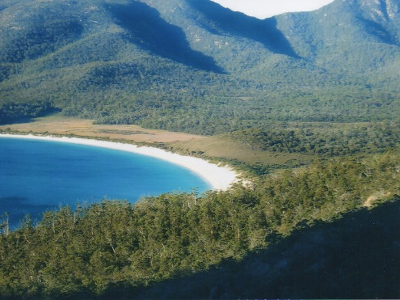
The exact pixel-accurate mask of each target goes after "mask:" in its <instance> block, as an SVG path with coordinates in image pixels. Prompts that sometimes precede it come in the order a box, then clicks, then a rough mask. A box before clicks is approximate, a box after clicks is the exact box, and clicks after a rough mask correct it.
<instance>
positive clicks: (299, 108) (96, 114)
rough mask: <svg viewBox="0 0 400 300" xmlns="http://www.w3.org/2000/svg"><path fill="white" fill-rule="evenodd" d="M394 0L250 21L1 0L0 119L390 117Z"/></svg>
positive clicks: (222, 121)
mask: <svg viewBox="0 0 400 300" xmlns="http://www.w3.org/2000/svg"><path fill="white" fill-rule="evenodd" d="M399 7H400V4H399V1H398V0H380V1H378V2H375V1H370V0H357V1H355V0H354V1H353V0H352V1H339V0H337V1H334V2H333V3H331V4H329V5H327V6H324V7H322V8H321V9H319V10H317V11H313V12H301V13H286V14H283V15H279V16H275V17H272V18H267V19H265V20H259V19H256V18H253V17H248V16H246V15H244V14H242V13H239V12H233V11H230V10H229V9H226V8H223V7H222V6H220V5H218V4H216V3H214V2H211V1H204V0H202V1H200V0H171V1H159V0H142V1H129V0H105V1H103V0H83V1H79V2H78V1H73V0H65V1H40V2H38V1H33V0H23V1H16V0H14V1H13V0H9V1H7V2H5V3H4V4H3V9H2V10H1V11H0V17H1V18H0V41H1V43H0V45H1V46H0V122H3V123H4V122H8V121H10V120H14V119H16V118H18V117H27V116H28V117H29V116H35V114H34V113H31V112H30V111H29V109H26V111H25V112H24V110H23V109H22V110H21V111H18V112H16V113H15V114H14V115H13V116H11V115H10V113H9V111H8V110H7V109H5V107H6V106H7V105H8V106H9V105H12V104H27V106H29V104H30V103H35V105H36V104H37V103H43V107H47V108H48V107H49V105H48V104H49V103H50V104H51V107H53V108H56V109H60V110H62V112H63V113H64V114H66V115H68V116H77V117H83V118H93V119H96V120H97V122H103V123H136V124H139V125H142V126H147V127H153V128H162V129H169V130H176V131H186V132H193V133H203V134H214V133H218V132H226V131H232V130H237V129H245V128H248V127H253V126H258V125H260V124H263V122H265V121H273V120H277V121H285V120H304V121H314V120H318V121H343V120H344V118H343V117H342V115H343V108H340V109H338V107H341V106H345V109H346V110H347V111H348V112H349V113H348V115H349V118H348V119H347V121H349V122H351V121H359V120H363V121H371V120H374V119H379V120H382V119H385V118H387V117H388V116H389V118H395V116H396V113H397V112H398V109H399V107H398V106H399V105H398V104H397V102H395V101H393V100H391V99H394V98H395V97H396V95H398V92H399V87H398V84H397V82H398V80H400V78H399V77H400V76H399V73H398V71H397V70H398V68H397V67H398V66H400V43H399V40H400V39H399V36H400V33H399V31H400V30H399V28H400V20H399V15H398V12H399ZM243 97H245V98H246V99H251V101H247V102H245V101H243V100H240V99H242V98H243ZM243 99H244V98H243ZM388 99H389V100H388ZM310 101H313V102H310ZM315 101H316V102H315ZM370 101H373V102H374V103H375V102H376V103H378V106H379V109H374V108H371V106H370V104H369V102H370ZM316 104H318V110H322V111H323V114H321V115H320V116H318V115H316V114H315V105H316ZM22 106H23V105H22ZM45 110H46V109H43V112H42V113H45ZM218 110H219V111H218ZM35 111H36V110H35ZM271 112H274V114H273V115H272V114H271ZM360 112H361V113H360ZM360 116H362V117H360ZM210 123H213V125H212V126H209V125H210ZM214 123H218V124H214ZM206 127H209V128H206Z"/></svg>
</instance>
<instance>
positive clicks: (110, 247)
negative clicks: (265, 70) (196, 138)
mask: <svg viewBox="0 0 400 300" xmlns="http://www.w3.org/2000/svg"><path fill="white" fill-rule="evenodd" d="M399 166H400V156H399V155H398V152H397V151H394V150H393V151H390V152H387V153H384V154H375V155H367V156H365V157H364V158H346V159H343V158H340V159H330V160H328V161H321V160H316V161H315V162H314V163H312V164H311V165H309V166H307V167H304V168H299V169H294V170H286V171H282V172H281V173H276V174H275V175H273V176H264V177H259V178H258V179H255V180H254V182H253V183H252V185H251V186H249V187H243V186H241V185H236V186H234V187H233V188H231V189H230V190H228V191H219V192H217V191H210V192H207V193H205V194H204V195H197V194H196V193H182V194H165V195H160V196H158V197H150V198H145V199H142V200H141V201H139V202H137V203H136V204H130V203H127V202H125V201H109V200H105V201H103V202H101V203H97V204H91V205H88V206H77V207H75V208H71V207H63V208H60V209H59V210H58V211H46V212H44V213H43V217H42V219H41V220H40V221H38V222H37V223H35V222H33V221H32V220H30V218H29V217H26V218H25V219H24V220H22V222H21V224H20V226H19V227H18V228H17V229H16V230H13V231H11V232H10V231H8V230H7V228H6V225H4V226H3V228H2V234H1V235H0V239H1V242H0V275H1V276H0V278H1V279H0V294H1V295H2V297H3V298H15V297H17V298H43V297H44V298H57V297H63V298H66V297H71V298H72V297H107V295H108V296H113V297H124V296H125V297H132V296H134V295H135V291H139V290H142V289H143V288H146V287H149V286H154V285H155V284H157V283H159V282H162V281H165V280H167V279H172V278H180V277H183V276H188V275H192V274H195V273H197V272H200V271H206V270H209V269H210V268H213V267H215V266H218V265H219V264H221V263H223V262H224V261H226V260H232V261H240V260H242V259H243V258H244V257H246V255H248V254H249V253H257V252H258V251H261V250H262V249H265V248H268V247H269V246H271V245H273V244H274V243H276V241H277V240H279V239H281V238H284V237H287V236H289V235H290V234H291V233H293V231H295V230H298V229H299V228H303V227H305V226H311V225H313V224H315V223H318V222H322V221H328V222H332V220H337V219H340V218H342V217H343V216H345V215H346V213H348V212H351V211H357V210H359V209H362V208H364V207H369V208H371V207H374V206H376V205H377V204H379V203H382V202H384V201H388V200H390V199H398V196H397V195H398V194H399V188H400V186H399V182H400V180H399V179H400V168H399ZM362 278H364V277H361V278H360V279H359V280H361V281H362V280H363V279H362ZM365 286H366V287H368V286H369V284H368V283H367V282H365ZM203 292H204V291H203ZM193 293H195V291H193ZM360 293H361V294H362V291H360ZM361 294H360V295H361ZM194 295H195V294H193V296H194ZM279 295H282V294H279ZM338 295H340V290H338V291H337V294H335V295H331V294H326V295H322V296H323V297H335V296H338ZM271 296H274V297H275V295H271Z"/></svg>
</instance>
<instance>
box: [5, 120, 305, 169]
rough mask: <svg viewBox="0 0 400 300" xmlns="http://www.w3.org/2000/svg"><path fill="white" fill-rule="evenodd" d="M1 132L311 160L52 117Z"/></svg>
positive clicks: (274, 160) (254, 160)
mask: <svg viewBox="0 0 400 300" xmlns="http://www.w3.org/2000/svg"><path fill="white" fill-rule="evenodd" d="M0 130H3V131H5V130H11V131H14V132H21V133H26V132H31V133H48V134H58V135H74V136H78V137H79V136H82V137H93V138H94V137H97V138H106V139H110V140H118V141H127V142H134V143H146V144H150V145H152V144H153V145H157V146H158V145H160V144H163V145H164V146H165V147H166V148H169V149H171V150H173V151H177V152H180V153H186V154H188V155H199V154H201V155H202V156H206V157H209V158H216V159H222V160H228V161H229V160H234V161H237V162H240V163H245V164H262V165H282V164H286V163H287V162H289V161H292V160H301V161H308V160H310V156H307V155H298V154H290V153H272V152H266V151H260V150H254V149H251V148H250V147H248V146H246V145H243V144H241V143H238V142H235V141H233V140H232V139H231V138H230V137H229V136H227V135H217V136H202V135H194V134H187V133H181V132H170V131H165V130H154V129H145V128H142V127H140V126H137V125H96V124H93V120H87V119H75V118H67V117H63V116H61V115H58V114H56V115H52V116H47V117H42V118H36V119H33V120H30V121H29V122H28V121H27V122H24V123H15V124H8V125H3V126H0Z"/></svg>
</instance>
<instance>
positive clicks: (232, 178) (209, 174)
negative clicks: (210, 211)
mask: <svg viewBox="0 0 400 300" xmlns="http://www.w3.org/2000/svg"><path fill="white" fill-rule="evenodd" d="M1 137H8V138H24V139H36V140H45V141H57V142H63V143H73V144H81V145H88V146H94V147H103V148H108V149H114V150H119V151H126V152H131V153H136V154H141V155H147V156H151V157H154V158H158V159H162V160H165V161H168V162H171V163H173V164H176V165H179V166H182V167H184V168H187V169H189V170H191V171H192V172H193V173H195V174H197V175H198V176H200V177H201V178H203V180H205V181H206V182H207V183H209V184H210V185H211V187H212V189H213V190H226V189H228V188H229V187H230V186H231V185H232V184H233V183H235V182H238V180H239V178H238V177H239V174H238V173H236V172H235V171H234V170H232V169H231V168H229V167H225V166H218V165H216V164H213V163H210V162H208V161H206V160H203V159H200V158H196V157H191V156H183V155H179V154H175V153H171V152H167V151H165V150H162V149H158V148H153V147H145V146H143V147H141V146H136V145H132V144H124V143H118V142H109V141H98V140H92V139H83V138H75V137H53V136H36V135H14V134H0V138H1Z"/></svg>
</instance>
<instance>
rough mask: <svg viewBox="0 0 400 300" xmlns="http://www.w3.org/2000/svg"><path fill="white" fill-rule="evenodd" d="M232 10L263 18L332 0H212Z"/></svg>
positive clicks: (304, 9)
mask: <svg viewBox="0 0 400 300" xmlns="http://www.w3.org/2000/svg"><path fill="white" fill-rule="evenodd" d="M212 1H214V2H217V3H219V4H220V5H222V6H224V7H228V8H229V9H231V10H234V11H241V12H243V13H245V14H247V15H249V16H253V17H257V18H260V19H265V18H268V17H272V16H274V15H279V14H282V13H285V12H298V11H311V10H315V9H318V8H320V7H322V6H325V5H327V4H329V3H331V2H333V0H212Z"/></svg>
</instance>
